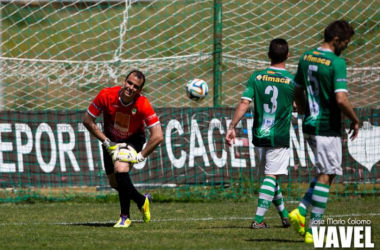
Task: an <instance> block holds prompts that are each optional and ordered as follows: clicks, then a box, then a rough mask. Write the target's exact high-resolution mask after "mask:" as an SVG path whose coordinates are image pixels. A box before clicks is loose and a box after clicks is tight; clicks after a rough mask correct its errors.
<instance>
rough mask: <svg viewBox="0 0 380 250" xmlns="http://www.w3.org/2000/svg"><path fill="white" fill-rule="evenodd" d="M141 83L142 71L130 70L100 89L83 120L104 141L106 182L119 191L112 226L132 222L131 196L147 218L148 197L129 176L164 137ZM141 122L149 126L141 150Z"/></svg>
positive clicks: (148, 218)
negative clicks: (117, 213)
mask: <svg viewBox="0 0 380 250" xmlns="http://www.w3.org/2000/svg"><path fill="white" fill-rule="evenodd" d="M144 83H145V76H144V74H143V73H142V72H140V71H138V70H133V71H131V72H130V73H129V74H128V75H127V77H126V78H125V79H124V81H123V83H122V86H117V87H112V88H105V89H103V90H101V91H100V92H99V94H98V95H97V96H96V98H95V99H94V101H93V102H92V103H91V105H90V106H89V108H88V110H87V112H86V114H85V115H84V119H83V124H84V126H85V127H86V128H87V129H88V131H89V132H90V133H91V134H92V135H93V136H95V137H96V138H97V139H99V140H100V141H101V142H102V143H103V156H104V167H105V170H106V174H107V177H108V181H109V183H110V186H111V187H112V188H114V189H116V190H117V191H118V193H119V201H120V208H121V213H120V219H119V221H118V222H117V223H116V224H115V226H114V227H124V228H127V227H129V225H130V224H131V220H130V219H131V216H130V211H129V208H130V201H131V199H132V200H133V201H134V202H135V203H136V204H137V207H138V208H139V209H140V211H141V213H142V215H143V220H144V222H149V221H150V210H149V202H150V199H151V197H150V195H149V194H146V195H142V194H140V193H139V192H138V191H137V190H136V188H135V187H134V186H133V184H132V181H131V178H130V176H129V171H130V170H131V168H132V166H133V164H134V163H139V162H142V161H144V160H145V158H146V157H147V156H148V155H150V154H151V153H152V152H153V151H154V150H155V149H156V147H157V146H158V144H160V142H161V141H162V140H163V134H162V129H161V125H160V122H159V119H158V117H157V115H156V113H155V111H154V110H153V108H152V106H151V104H150V103H149V101H148V99H147V98H146V97H145V96H142V95H141V94H140V92H141V90H142V88H143V87H144ZM102 113H103V122H104V128H103V131H104V134H103V133H102V131H101V130H100V129H99V127H98V126H97V125H96V124H95V120H96V118H97V117H99V115H101V114H102ZM144 125H145V126H146V127H147V128H148V129H149V132H150V138H149V140H148V142H147V144H146V146H145V148H144V149H143V144H144V143H145V129H144ZM136 151H137V152H139V153H137V152H136Z"/></svg>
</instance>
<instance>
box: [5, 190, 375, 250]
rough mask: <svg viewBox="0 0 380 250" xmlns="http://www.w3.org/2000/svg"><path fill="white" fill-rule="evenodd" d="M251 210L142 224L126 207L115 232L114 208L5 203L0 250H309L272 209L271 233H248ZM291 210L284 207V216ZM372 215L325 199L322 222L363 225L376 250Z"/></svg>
mask: <svg viewBox="0 0 380 250" xmlns="http://www.w3.org/2000/svg"><path fill="white" fill-rule="evenodd" d="M256 205H257V203H256V200H251V201H246V202H233V201H223V202H221V201H218V202H207V203H206V202H197V203H183V202H180V203H179V202H177V203H175V202H170V203H157V202H156V203H153V204H152V206H151V212H152V221H151V223H149V224H144V223H142V221H141V217H140V213H139V212H138V210H137V208H136V206H135V205H134V204H132V205H131V214H132V219H133V222H132V226H131V227H130V228H128V229H115V228H113V227H112V226H113V224H114V223H115V222H116V220H117V219H118V213H119V209H118V207H119V205H118V203H115V202H108V203H96V202H91V203H88V202H84V201H77V202H73V201H71V202H55V203H41V202H38V203H35V204H27V203H23V204H17V203H16V204H15V203H5V204H0V214H1V220H0V227H1V230H0V249H155V250H157V249H253V248H254V249H314V247H313V246H311V245H306V244H305V243H303V239H302V238H300V237H299V236H298V235H296V234H295V232H294V231H293V229H292V228H289V229H283V228H281V222H280V220H279V217H278V214H277V212H276V211H275V209H274V207H271V208H270V210H269V211H268V212H267V214H266V219H265V220H266V222H267V223H268V224H269V225H270V226H271V228H270V229H266V230H251V229H250V228H249V226H250V222H251V220H252V219H253V216H254V212H255V211H256ZM296 205H297V204H296V203H286V207H287V208H288V210H291V209H293V208H295V207H296ZM343 208H344V209H343ZM377 212H379V209H378V199H375V198H365V199H362V198H361V199H359V198H356V199H340V200H338V199H331V200H330V201H329V204H328V208H327V210H326V213H325V218H335V219H343V220H345V221H347V220H348V219H349V218H351V219H360V220H363V219H365V220H370V221H371V222H372V242H374V244H375V248H377V246H379V244H380V226H379V225H380V217H379V214H377ZM375 214H376V215H375Z"/></svg>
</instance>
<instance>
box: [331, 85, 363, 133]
mask: <svg viewBox="0 0 380 250" xmlns="http://www.w3.org/2000/svg"><path fill="white" fill-rule="evenodd" d="M335 98H336V103H337V104H338V107H339V108H340V110H341V111H342V113H343V114H344V115H345V116H347V117H348V119H350V120H351V124H350V131H349V132H348V133H349V134H351V132H352V134H351V136H350V139H351V140H355V138H356V137H357V136H358V133H359V119H358V117H357V116H356V114H355V112H354V109H353V108H352V106H351V103H350V101H349V100H348V96H347V93H346V92H337V93H336V94H335Z"/></svg>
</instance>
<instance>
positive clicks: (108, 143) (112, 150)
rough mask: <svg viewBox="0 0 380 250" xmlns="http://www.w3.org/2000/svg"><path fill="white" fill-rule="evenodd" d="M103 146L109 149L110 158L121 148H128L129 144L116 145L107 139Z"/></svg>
mask: <svg viewBox="0 0 380 250" xmlns="http://www.w3.org/2000/svg"><path fill="white" fill-rule="evenodd" d="M103 146H104V147H105V148H106V149H107V151H108V153H109V154H110V156H113V155H114V153H115V152H116V151H119V149H120V148H123V147H124V148H125V147H127V144H125V143H115V142H112V141H111V140H110V139H108V138H106V139H105V141H104V142H103Z"/></svg>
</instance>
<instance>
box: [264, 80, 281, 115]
mask: <svg viewBox="0 0 380 250" xmlns="http://www.w3.org/2000/svg"><path fill="white" fill-rule="evenodd" d="M270 92H273V95H272V98H271V99H270V101H271V103H272V109H270V108H269V105H268V104H267V103H264V111H265V113H268V114H273V113H274V112H276V110H277V97H278V89H277V87H276V86H268V87H266V89H265V94H266V95H269V94H270Z"/></svg>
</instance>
